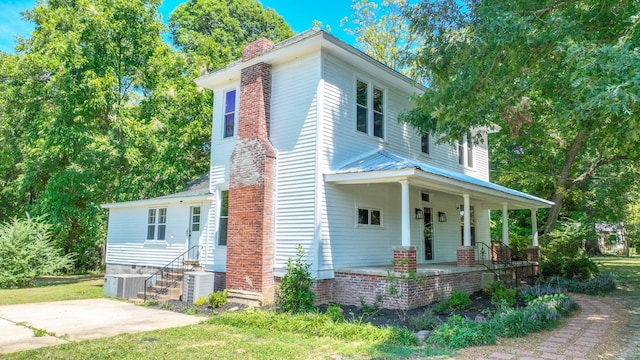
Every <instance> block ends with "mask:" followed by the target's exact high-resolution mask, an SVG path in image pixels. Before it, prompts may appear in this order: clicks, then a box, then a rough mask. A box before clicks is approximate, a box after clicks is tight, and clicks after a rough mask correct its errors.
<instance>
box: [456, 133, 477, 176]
mask: <svg viewBox="0 0 640 360" xmlns="http://www.w3.org/2000/svg"><path fill="white" fill-rule="evenodd" d="M457 148H458V154H457V155H458V165H460V166H464V167H465V168H468V169H473V168H474V165H475V149H474V148H475V146H474V145H473V143H472V142H471V139H469V138H468V137H467V136H466V135H465V136H464V137H463V138H462V140H459V141H458V144H457Z"/></svg>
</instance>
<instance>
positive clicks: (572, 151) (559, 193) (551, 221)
mask: <svg viewBox="0 0 640 360" xmlns="http://www.w3.org/2000/svg"><path fill="white" fill-rule="evenodd" d="M585 135H586V131H585V130H580V131H578V133H577V134H576V136H575V137H574V138H573V142H572V143H571V146H570V147H569V149H568V150H567V154H566V156H565V159H564V163H563V164H562V170H561V171H560V176H558V180H557V181H556V184H555V188H556V190H555V193H554V194H553V198H552V201H553V202H554V204H553V206H552V207H551V209H550V210H549V214H548V215H547V221H546V225H545V227H544V234H545V235H548V234H549V233H550V232H551V230H553V228H554V227H555V226H556V222H557V221H558V216H560V209H562V205H563V202H564V197H565V195H566V192H567V182H568V181H569V175H570V174H571V167H572V166H573V163H574V162H575V160H576V157H577V156H578V153H579V152H580V149H581V148H582V141H583V140H584V137H585Z"/></svg>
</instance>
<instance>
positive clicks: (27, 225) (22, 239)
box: [0, 216, 74, 288]
mask: <svg viewBox="0 0 640 360" xmlns="http://www.w3.org/2000/svg"><path fill="white" fill-rule="evenodd" d="M73 259H74V256H73V255H72V254H66V255H63V254H62V251H61V250H60V249H58V248H56V246H55V245H54V243H53V241H52V240H51V232H50V226H49V224H47V223H45V222H44V220H43V218H41V217H37V218H31V217H29V216H27V218H26V219H23V220H18V219H13V220H12V221H11V222H6V223H2V224H0V264H1V265H0V288H16V287H26V286H30V285H32V284H33V279H34V278H35V277H36V276H41V275H53V274H55V273H56V272H59V271H61V270H69V269H71V267H72V266H73Z"/></svg>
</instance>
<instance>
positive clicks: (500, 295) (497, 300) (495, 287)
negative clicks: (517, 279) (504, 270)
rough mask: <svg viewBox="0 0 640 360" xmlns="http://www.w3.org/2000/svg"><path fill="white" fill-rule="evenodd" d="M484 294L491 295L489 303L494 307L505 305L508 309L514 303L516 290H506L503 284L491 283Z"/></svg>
mask: <svg viewBox="0 0 640 360" xmlns="http://www.w3.org/2000/svg"><path fill="white" fill-rule="evenodd" d="M485 292H487V293H488V294H490V295H491V303H492V304H494V305H501V304H503V303H504V304H506V305H507V306H509V307H513V306H514V305H515V303H516V294H517V293H518V290H516V289H507V287H506V286H504V284H503V283H500V282H494V283H491V284H490V285H489V286H488V287H487V288H486V289H485Z"/></svg>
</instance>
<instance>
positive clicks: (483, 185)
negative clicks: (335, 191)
mask: <svg viewBox="0 0 640 360" xmlns="http://www.w3.org/2000/svg"><path fill="white" fill-rule="evenodd" d="M398 170H419V171H421V172H423V173H426V174H429V175H435V176H436V178H444V179H441V180H446V179H448V180H453V182H454V183H455V182H457V183H461V184H469V185H472V186H473V187H475V188H477V189H480V190H482V189H486V190H493V191H498V192H500V193H504V194H506V195H509V196H513V197H517V198H521V199H524V200H527V201H528V202H533V203H536V205H537V206H538V207H551V206H552V205H553V202H551V201H548V200H545V199H542V198H539V197H537V196H533V195H530V194H527V193H524V192H521V191H518V190H514V189H510V188H508V187H505V186H501V185H497V184H494V183H491V182H488V181H483V180H480V179H477V178H474V177H471V176H468V175H465V174H461V173H457V172H453V171H449V170H445V169H441V168H438V167H436V166H433V165H428V164H425V163H422V162H419V161H415V160H412V159H407V158H404V157H401V156H398V155H395V154H392V153H390V152H388V151H384V150H381V151H378V152H375V153H373V154H369V155H365V156H364V157H362V158H360V159H357V160H355V161H353V162H351V163H348V164H346V165H344V166H342V167H341V168H339V169H338V170H336V171H335V172H333V173H332V174H329V175H328V178H327V180H328V181H334V182H340V181H341V180H340V178H343V177H342V176H341V175H348V174H363V175H364V174H370V175H371V176H372V177H375V176H374V174H373V173H375V172H378V173H389V172H394V171H398ZM449 183H452V182H451V181H449Z"/></svg>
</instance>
